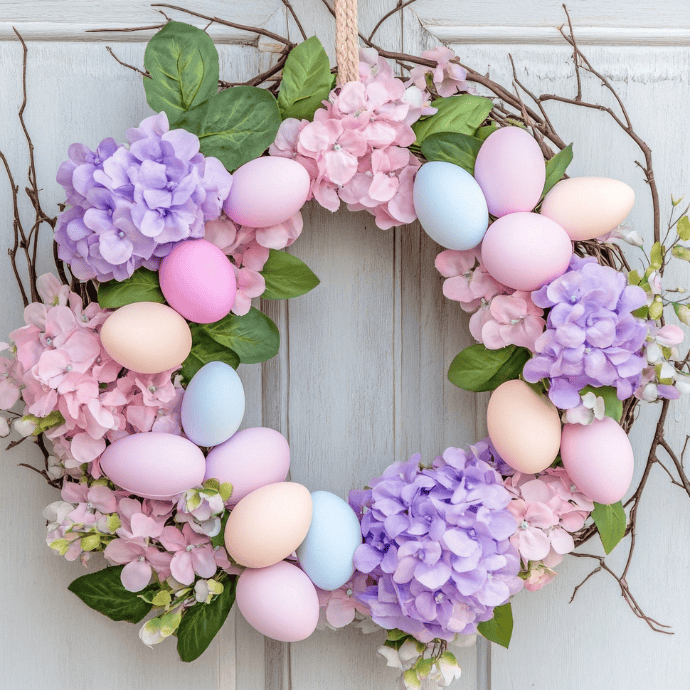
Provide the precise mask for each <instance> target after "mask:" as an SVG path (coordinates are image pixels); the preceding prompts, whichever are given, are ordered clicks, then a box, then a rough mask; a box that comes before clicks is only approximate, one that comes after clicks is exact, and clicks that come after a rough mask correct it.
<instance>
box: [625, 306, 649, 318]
mask: <svg viewBox="0 0 690 690" xmlns="http://www.w3.org/2000/svg"><path fill="white" fill-rule="evenodd" d="M630 313H631V314H632V315H633V316H636V317H637V318H638V319H645V321H646V320H647V317H648V316H649V307H640V308H639V309H635V311H633V312H630Z"/></svg>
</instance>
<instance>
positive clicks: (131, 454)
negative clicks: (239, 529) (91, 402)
mask: <svg viewBox="0 0 690 690" xmlns="http://www.w3.org/2000/svg"><path fill="white" fill-rule="evenodd" d="M100 465H101V469H102V470H103V472H104V473H105V475H106V476H107V477H108V479H110V480H111V481H112V482H113V483H114V484H116V485H117V486H119V487H120V488H122V489H125V490H126V491H129V492H130V493H133V494H136V495H137V496H141V497H142V498H155V499H161V500H167V499H170V498H172V497H174V496H176V495H177V494H179V493H181V492H183V491H187V489H191V488H193V487H195V486H199V485H200V484H201V483H202V482H203V481H204V467H205V460H204V454H203V453H202V452H201V450H200V449H199V448H198V447H197V446H195V445H194V444H193V443H192V442H191V441H188V440H187V439H186V438H183V437H182V436H176V435H175V434H164V433H158V432H149V433H145V434H131V435H130V436H123V437H122V438H121V439H118V440H117V441H115V443H113V444H111V445H109V446H108V447H107V448H106V449H105V452H104V453H103V455H101V460H100Z"/></svg>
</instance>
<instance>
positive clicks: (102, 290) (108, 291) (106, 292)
mask: <svg viewBox="0 0 690 690" xmlns="http://www.w3.org/2000/svg"><path fill="white" fill-rule="evenodd" d="M133 302H165V297H163V293H162V292H161V286H160V283H159V282H158V273H156V271H149V269H148V268H139V269H137V270H136V271H134V273H133V274H132V275H131V277H129V278H127V279H126V280H121V281H117V280H109V281H108V282H107V283H101V284H100V285H99V286H98V304H99V305H100V306H101V307H103V309H119V308H120V307H124V306H125V305H126V304H132V303H133Z"/></svg>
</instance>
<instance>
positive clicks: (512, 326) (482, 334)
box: [436, 248, 546, 352]
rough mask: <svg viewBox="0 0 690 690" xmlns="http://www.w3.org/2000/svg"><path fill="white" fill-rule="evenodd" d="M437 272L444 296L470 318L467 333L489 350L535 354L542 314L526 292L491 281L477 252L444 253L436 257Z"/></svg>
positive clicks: (542, 320) (541, 327)
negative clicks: (512, 348) (523, 349)
mask: <svg viewBox="0 0 690 690" xmlns="http://www.w3.org/2000/svg"><path fill="white" fill-rule="evenodd" d="M436 269H437V270H438V272H439V273H440V274H441V275H442V276H443V277H444V278H445V280H444V281H443V294H444V295H445V296H446V297H447V298H448V299H451V300H454V301H456V302H460V306H461V307H462V309H463V310H464V311H466V312H473V313H472V316H471V317H470V333H471V334H472V336H473V337H474V339H475V340H477V341H478V342H480V343H483V344H484V346H485V347H487V348H488V349H489V350H500V349H501V348H503V347H506V346H507V345H517V346H519V347H526V348H527V349H529V350H531V351H532V352H534V344H535V342H536V340H537V338H538V337H539V336H540V335H541V334H542V333H543V332H544V328H545V326H546V322H545V321H544V319H543V315H544V310H543V309H541V308H540V307H537V306H536V305H535V304H534V302H533V301H532V296H531V294H530V293H529V292H522V291H516V290H512V289H511V288H508V287H506V286H505V285H501V284H500V283H499V282H498V281H496V280H495V279H494V278H492V277H491V276H490V275H489V273H488V271H487V270H486V268H485V267H484V265H483V263H482V259H481V254H480V252H479V250H478V249H476V248H475V249H469V250H467V251H457V250H454V249H446V250H445V251H442V252H441V253H440V254H439V255H438V256H437V257H436Z"/></svg>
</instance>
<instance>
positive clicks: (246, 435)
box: [205, 426, 290, 505]
mask: <svg viewBox="0 0 690 690" xmlns="http://www.w3.org/2000/svg"><path fill="white" fill-rule="evenodd" d="M289 469H290V448H289V446H288V442H287V439H286V438H285V437H284V436H283V435H282V434H281V433H279V432H277V431H274V430H273V429H266V428H265V427H261V426H256V427H250V428H249V429H242V431H238V432H237V433H236V434H234V435H233V436H231V437H230V438H229V439H228V440H227V441H225V443H221V444H220V445H218V446H216V447H215V448H213V449H212V450H211V451H210V452H209V454H208V455H207V456H206V476H205V479H211V478H214V479H217V480H218V481H219V482H220V483H221V484H225V483H228V484H232V495H231V496H230V500H229V501H228V503H229V505H235V504H237V503H239V502H240V501H241V500H242V499H243V498H244V497H245V496H246V495H247V494H250V493H251V492H252V491H255V490H256V489H258V488H259V487H262V486H266V484H275V483H277V482H282V481H283V480H284V479H285V477H287V473H288V470H289Z"/></svg>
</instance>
